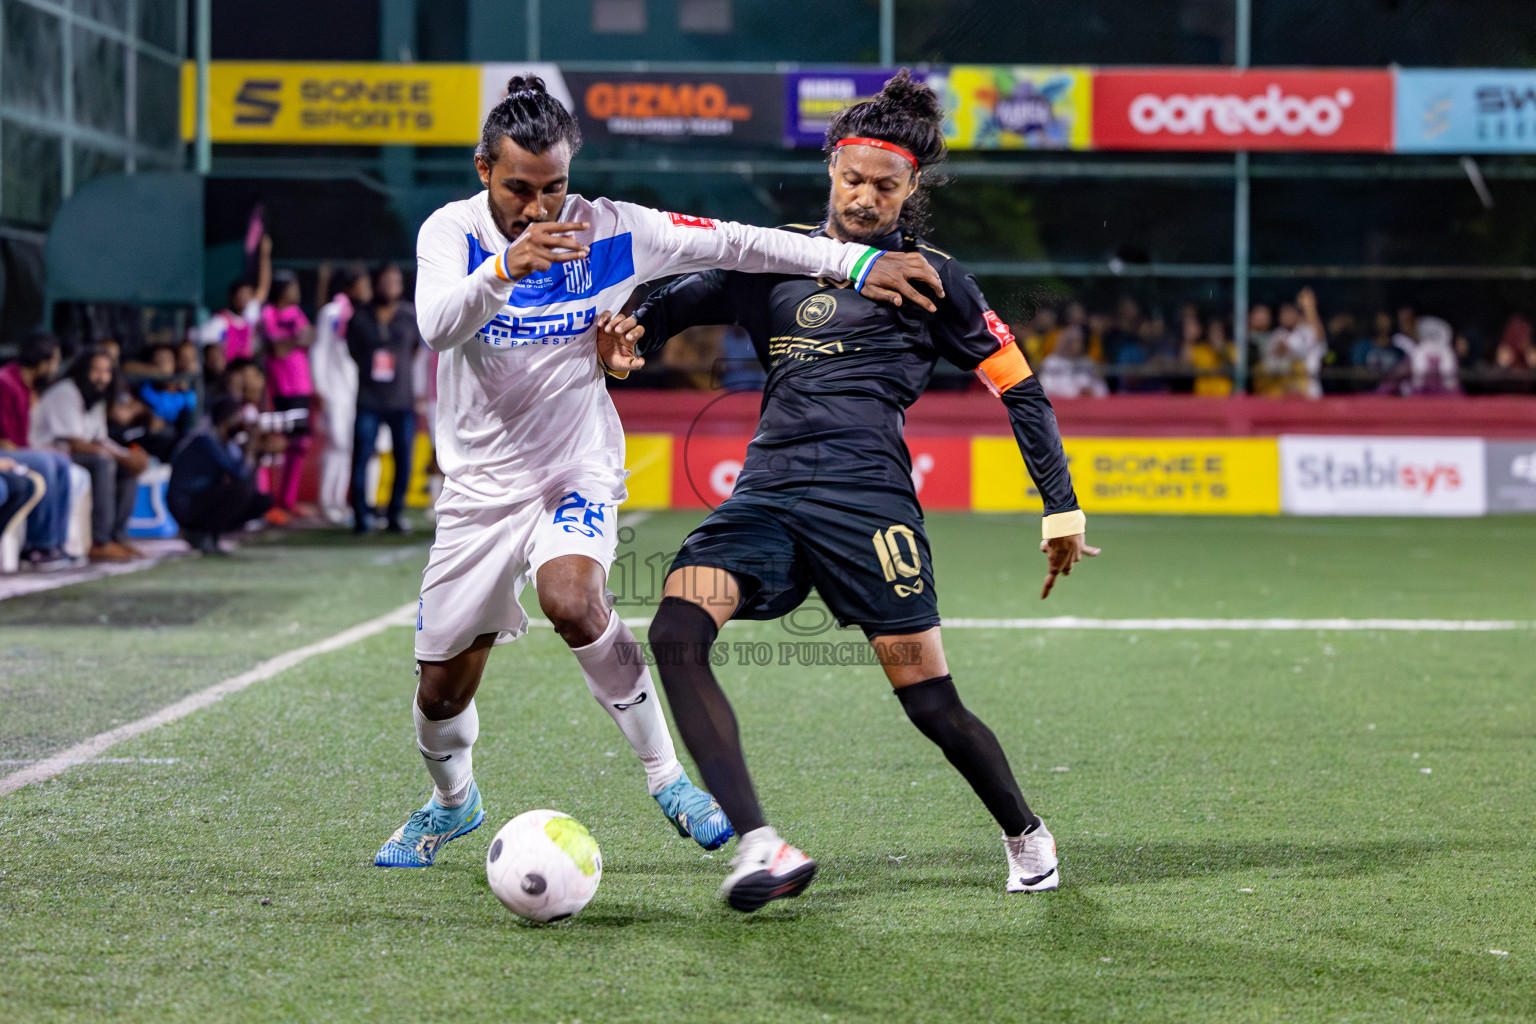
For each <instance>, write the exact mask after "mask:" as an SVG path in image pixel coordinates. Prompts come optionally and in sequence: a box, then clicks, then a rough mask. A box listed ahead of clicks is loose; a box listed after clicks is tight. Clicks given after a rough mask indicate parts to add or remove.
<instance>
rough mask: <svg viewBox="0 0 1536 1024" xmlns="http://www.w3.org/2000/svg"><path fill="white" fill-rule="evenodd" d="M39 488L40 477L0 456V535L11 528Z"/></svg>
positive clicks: (40, 485)
mask: <svg viewBox="0 0 1536 1024" xmlns="http://www.w3.org/2000/svg"><path fill="white" fill-rule="evenodd" d="M41 487H42V477H40V476H38V475H36V474H35V473H33V472H31V471H30V470H28V469H27V468H26V467H25V466H23V465H22V464H21V463H19V462H16V461H15V460H13V459H10V458H7V457H6V456H4V455H0V533H4V532H5V531H6V530H9V529H10V528H11V524H12V523H13V522H15V521H16V517H17V516H19V515H21V514H22V513H23V512H25V511H26V509H27V502H29V501H31V500H32V497H33V496H34V495H35V494H36V493H37V492H38V490H39V489H41Z"/></svg>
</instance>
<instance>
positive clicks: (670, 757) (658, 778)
mask: <svg viewBox="0 0 1536 1024" xmlns="http://www.w3.org/2000/svg"><path fill="white" fill-rule="evenodd" d="M608 615H609V617H608V628H607V629H605V630H603V635H602V636H600V637H598V638H597V639H596V640H595V641H593V642H592V643H590V644H588V645H587V646H585V647H573V648H571V653H572V654H574V655H576V660H577V661H578V662H580V663H581V674H582V675H584V676H586V677H587V689H589V690H591V691H592V696H594V697H596V698H597V702H598V703H599V704H601V705H602V706H603V708H604V709H605V710H607V712H608V714H610V715H612V716H613V720H614V721H615V722H617V723H618V726H619V730H620V731H621V732H623V733H624V738H625V739H627V740H629V745H630V746H631V747H634V748H635V753H636V754H637V755H638V756H639V758H640V763H641V764H643V765H645V781H646V786H647V788H649V789H650V791H651V795H652V796H655V795H656V794H657V793H660V792H661V791H662V790H663V789H666V788H667V787H668V786H670V785H672V783H674V782H676V781H677V780H678V779H680V778H682V776H683V766H682V765H681V764H680V763H679V762H678V760H677V752H676V750H674V749H673V747H672V734H671V733H670V732H669V731H667V718H666V715H664V714H663V713H662V710H661V701H660V700H658V699H657V697H656V686H655V684H653V683H652V682H651V670H650V669H649V668H647V667H646V664H645V659H644V658H643V657H641V656H640V655H641V652H640V644H639V643H638V642H637V641H636V640H635V634H633V633H631V632H630V631H629V627H628V626H626V625H624V623H623V621H622V620H621V619H620V618H619V613H618V612H609V613H608Z"/></svg>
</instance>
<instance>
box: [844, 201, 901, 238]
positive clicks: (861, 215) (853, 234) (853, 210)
mask: <svg viewBox="0 0 1536 1024" xmlns="http://www.w3.org/2000/svg"><path fill="white" fill-rule="evenodd" d="M827 223H829V224H830V225H832V226H833V227H834V228H836V229H837V235H838V237H839V238H842V239H843V240H845V241H848V242H857V243H859V244H861V245H868V244H869V243H871V242H873V241H874V240H875V239H877V238H884V237H885V236H886V235H888V234H890V233H891V232H892V231H894V230H896V223H897V222H896V221H892V222H891V223H889V224H882V223H880V218H879V217H878V216H877V215H876V214H875V213H874V211H872V210H864V209H861V208H859V207H850V208H849V209H847V210H845V211H838V210H836V209H834V208H833V207H832V204H831V203H828V204H827Z"/></svg>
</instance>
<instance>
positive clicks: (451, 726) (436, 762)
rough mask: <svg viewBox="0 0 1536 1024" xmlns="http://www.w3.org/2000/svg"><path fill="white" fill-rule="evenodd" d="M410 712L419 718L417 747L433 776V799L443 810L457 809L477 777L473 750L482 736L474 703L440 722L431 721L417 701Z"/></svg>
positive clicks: (412, 702) (466, 796) (413, 702)
mask: <svg viewBox="0 0 1536 1024" xmlns="http://www.w3.org/2000/svg"><path fill="white" fill-rule="evenodd" d="M411 711H412V712H413V713H414V714H415V716H416V746H417V747H418V748H420V750H421V758H422V762H423V763H424V764H426V766H427V774H428V775H430V776H432V796H433V798H434V799H435V800H437V802H438V803H439V804H441V805H442V806H444V807H457V806H459V805H460V804H462V803H463V802H464V801H465V800H467V799H468V798H469V784H470V783H471V782H472V781H474V777H475V770H474V756H473V754H472V752H471V751H472V748H473V747H474V745H475V740H476V739H478V738H479V736H480V712H479V711H477V710H475V702H474V701H473V700H471V701H470V702H469V707H467V708H465V709H464V710H463V711H461V712H459V713H458V714H457V715H454V716H453V717H452V718H445V719H443V720H442V721H441V722H433V721H431V720H429V719H428V718H427V716H426V715H423V714H422V713H421V705H419V704H417V703H416V701H414V700H413V701H411Z"/></svg>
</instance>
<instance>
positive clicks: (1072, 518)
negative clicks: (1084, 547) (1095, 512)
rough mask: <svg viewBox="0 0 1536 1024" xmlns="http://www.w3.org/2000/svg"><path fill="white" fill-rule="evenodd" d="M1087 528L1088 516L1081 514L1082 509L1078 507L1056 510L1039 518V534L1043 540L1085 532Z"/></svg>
mask: <svg viewBox="0 0 1536 1024" xmlns="http://www.w3.org/2000/svg"><path fill="white" fill-rule="evenodd" d="M1087 530H1088V517H1087V516H1085V515H1083V510H1082V509H1080V508H1075V509H1073V510H1072V511H1070V512H1057V513H1056V514H1055V515H1049V516H1046V517H1045V518H1044V519H1042V520H1040V536H1041V537H1042V538H1043V539H1045V540H1055V539H1056V538H1057V537H1070V536H1072V535H1073V534H1077V533H1085V532H1087Z"/></svg>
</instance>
